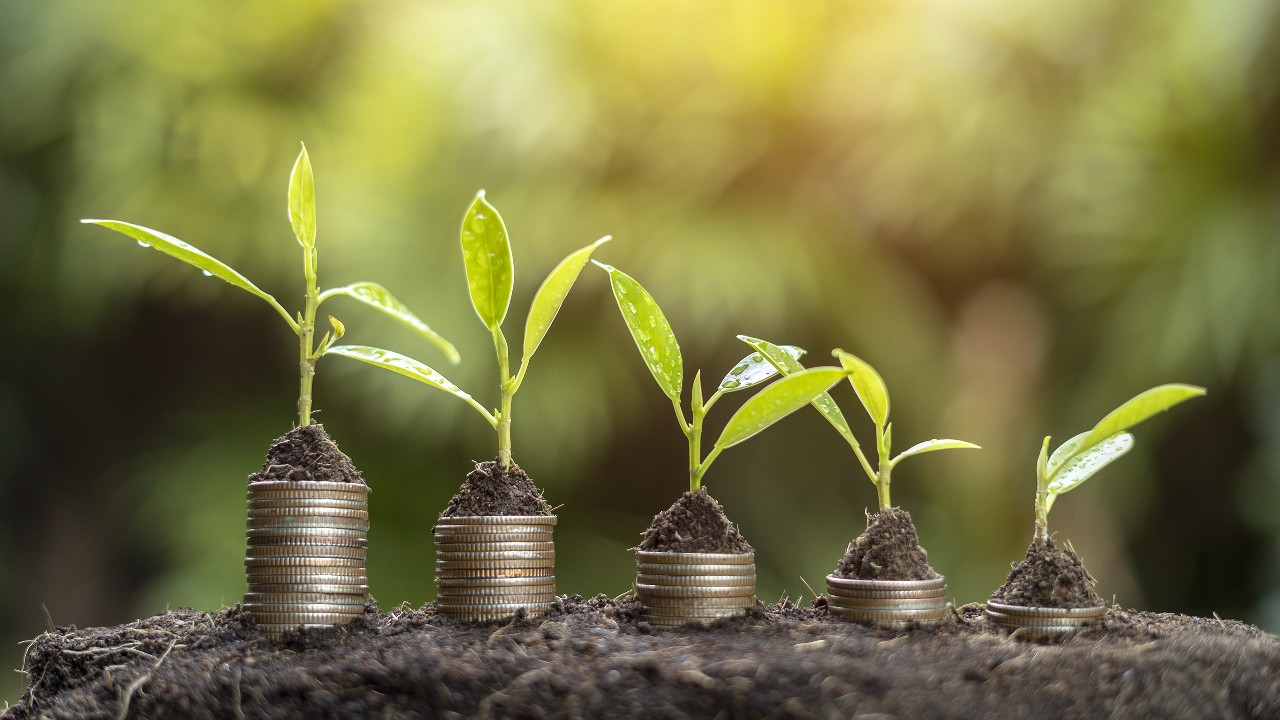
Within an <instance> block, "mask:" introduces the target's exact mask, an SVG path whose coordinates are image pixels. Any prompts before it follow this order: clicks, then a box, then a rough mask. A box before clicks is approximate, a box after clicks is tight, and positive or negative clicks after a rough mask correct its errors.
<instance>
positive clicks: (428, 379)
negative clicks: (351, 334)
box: [326, 345, 497, 425]
mask: <svg viewBox="0 0 1280 720" xmlns="http://www.w3.org/2000/svg"><path fill="white" fill-rule="evenodd" d="M326 354H327V355H340V356H342V357H349V358H351V359H353V360H359V361H360V362H364V363H368V364H370V365H373V366H374V367H379V368H382V369H383V370H390V371H391V372H394V373H398V374H400V375H403V376H405V377H407V378H412V379H414V380H417V381H418V382H420V383H423V384H425V385H429V386H431V387H433V388H436V389H438V390H443V391H445V392H447V393H449V394H450V395H453V396H454V397H456V398H459V399H461V400H463V401H465V402H466V403H467V404H468V405H471V406H472V407H474V408H476V409H477V410H479V411H480V412H481V413H482V414H483V415H484V416H485V418H486V419H487V420H488V421H489V424H491V425H493V424H496V422H497V421H496V420H495V419H494V417H493V414H492V413H490V412H489V411H488V410H485V409H484V407H483V406H481V405H480V404H479V403H477V402H476V400H475V398H473V397H471V395H469V394H467V393H466V392H464V391H463V390H462V389H461V388H459V387H458V386H457V385H454V384H453V383H451V382H449V380H447V379H446V378H445V377H444V376H443V375H441V374H440V373H439V372H436V371H435V370H434V369H432V368H431V367H429V366H427V365H425V364H423V363H421V362H418V361H417V360H414V359H413V358H411V357H408V356H405V355H401V354H400V353H398V352H394V351H392V350H383V349H382V348H376V347H369V346H366V345H336V346H334V347H331V348H329V352H328V353H326Z"/></svg>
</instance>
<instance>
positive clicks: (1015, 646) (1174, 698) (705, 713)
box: [0, 596, 1280, 720]
mask: <svg viewBox="0 0 1280 720" xmlns="http://www.w3.org/2000/svg"><path fill="white" fill-rule="evenodd" d="M637 618H638V613H637V612H636V606H635V603H634V601H633V600H630V599H628V600H624V601H621V602H615V601H612V600H609V599H608V598H606V597H604V596H597V597H595V598H592V599H590V600H583V599H582V598H580V597H577V596H573V597H565V598H560V599H559V600H558V601H557V603H556V607H555V609H554V610H553V611H552V612H551V613H550V614H549V615H546V616H544V617H541V618H537V619H523V618H522V619H516V620H514V621H512V622H509V623H498V624H487V625H475V624H467V623H463V622H459V621H453V620H450V619H448V618H445V617H443V616H441V615H439V614H437V613H436V612H435V609H434V607H433V606H432V605H427V606H426V607H424V608H422V609H421V610H413V609H409V608H405V607H402V608H397V609H395V610H392V611H391V612H386V613H384V612H382V611H380V610H379V609H378V607H377V605H376V604H374V603H370V604H369V606H368V607H367V608H366V612H365V614H364V615H363V616H362V617H360V618H358V619H357V620H356V621H355V622H354V623H352V624H351V625H348V626H346V627H345V628H341V629H332V630H313V631H306V632H303V633H294V634H291V635H290V636H288V637H287V638H286V640H285V641H283V642H280V643H276V644H272V643H270V642H268V641H266V640H264V639H263V638H262V637H261V636H260V635H259V634H258V631H257V630H256V629H255V628H254V627H253V626H252V625H251V624H249V623H248V621H247V619H246V617H245V615H244V613H243V612H242V611H241V609H240V608H239V607H233V608H229V609H225V610H221V611H219V612H216V613H204V612H196V611H192V610H179V611H175V612H168V613H164V614H162V615H157V616H155V617H152V618H148V619H145V620H140V621H137V622H134V623H130V624H128V625H124V626H120V627H116V628H103V629H87V630H76V629H74V628H60V629H58V630H57V631H55V632H51V633H46V634H44V635H41V636H40V637H39V638H37V639H36V640H35V641H34V643H33V644H32V645H31V647H30V649H29V651H28V652H27V655H26V659H25V668H24V669H25V671H26V672H27V673H28V675H29V677H30V684H29V686H28V687H27V690H26V692H25V694H24V695H23V697H22V700H21V701H20V702H19V704H17V705H15V706H13V707H11V708H9V709H8V710H6V711H5V712H4V713H3V715H0V718H4V720H28V719H29V718H37V717H38V718H53V719H58V718H90V717H105V718H112V717H139V718H160V719H163V718H175V719H176V718H181V719H182V720H189V719H198V718H391V717H394V718H434V717H444V718H458V717H478V718H497V717H522V718H621V717H625V718H713V717H724V718H763V717H784V718H811V717H812V718H850V717H872V716H875V717H885V718H887V717H898V718H917V719H919V720H929V719H931V718H950V719H977V720H981V719H985V718H992V719H993V720H994V719H997V718H998V719H1000V720H1004V719H1006V718H1022V719H1026V720H1038V719H1040V718H1045V719H1048V720H1062V718H1119V717H1124V718H1164V719H1166V720H1181V719H1183V718H1186V719H1188V720H1190V719H1192V718H1194V719H1196V720H1201V719H1203V718H1275V717H1280V638H1277V637H1275V636H1272V635H1267V634H1265V633H1262V632H1260V631H1259V630H1257V629H1255V628H1252V627H1249V626H1246V625H1244V624H1241V623H1238V622H1233V621H1221V620H1207V619H1201V618H1193V617H1185V616H1179V615H1161V614H1154V613H1141V612H1134V611H1122V610H1119V609H1112V610H1110V611H1109V612H1108V614H1107V616H1106V618H1105V619H1104V620H1103V621H1102V622H1101V623H1099V624H1098V625H1096V626H1092V627H1090V628H1087V629H1086V630H1083V631H1081V632H1080V633H1078V634H1077V635H1076V636H1075V637H1074V638H1072V639H1070V640H1068V641H1065V642H1062V643H1059V644H1047V645H1037V644H1032V643H1027V642H1023V641H1020V640H1014V639H1012V638H1010V637H1009V636H1008V634H1007V633H1005V632H1003V631H1001V630H1000V629H998V628H997V627H995V626H994V625H991V624H989V623H988V622H987V621H986V620H985V619H984V617H983V615H982V612H981V610H980V609H979V608H978V606H976V605H970V606H966V607H964V608H961V609H960V610H959V611H958V612H956V613H953V614H952V615H951V616H949V617H948V618H947V619H946V620H944V621H943V622H942V623H941V624H940V625H938V626H936V627H932V628H923V627H922V628H916V629H913V630H909V631H903V632H891V631H886V630H877V629H875V628H869V627H864V626H862V625H859V624H856V623H844V622H836V621H831V620H829V619H828V618H827V616H826V611H825V609H824V607H823V606H822V604H821V602H818V603H815V606H814V607H806V608H800V607H796V606H794V605H790V604H788V603H786V602H779V603H775V604H774V605H772V606H768V607H765V606H758V607H757V608H756V609H755V611H754V612H753V613H751V614H750V615H749V616H747V617H745V618H739V619H734V620H725V621H720V622H719V623H717V624H716V625H714V626H712V627H710V628H706V629H703V628H687V629H681V630H675V631H671V632H664V633H661V634H652V631H651V630H650V629H649V627H648V626H647V624H645V623H643V622H640V621H638V620H637Z"/></svg>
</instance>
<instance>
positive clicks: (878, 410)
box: [831, 349, 889, 427]
mask: <svg viewBox="0 0 1280 720" xmlns="http://www.w3.org/2000/svg"><path fill="white" fill-rule="evenodd" d="M831 354H832V355H834V356H835V357H836V358H838V359H839V360H840V365H841V366H842V367H844V369H845V370H848V371H849V382H850V383H852V384H853V389H854V391H856V392H857V393H858V399H859V400H861V401H862V406H863V407H865V408H866V409H867V414H868V415H870V416H871V420H872V421H873V422H875V424H876V427H884V424H885V421H886V420H888V418H889V390H888V388H886V387H885V384H884V380H882V379H881V378H880V373H878V372H876V370H875V368H873V367H871V365H870V364H868V363H867V362H866V361H865V360H863V359H862V358H860V357H858V356H856V355H852V354H850V353H847V352H845V351H844V350H840V349H836V350H834V351H832V353H831Z"/></svg>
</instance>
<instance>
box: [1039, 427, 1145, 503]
mask: <svg viewBox="0 0 1280 720" xmlns="http://www.w3.org/2000/svg"><path fill="white" fill-rule="evenodd" d="M1132 448H1133V435H1130V434H1129V433H1127V432H1120V433H1116V434H1115V435H1112V436H1111V437H1109V438H1107V439H1106V440H1103V441H1102V442H1100V443H1097V444H1096V445H1094V446H1093V447H1090V448H1089V449H1088V450H1085V451H1084V452H1082V453H1080V454H1078V455H1076V456H1075V457H1073V458H1071V460H1069V461H1068V462H1067V464H1066V465H1063V466H1062V468H1061V469H1060V470H1058V472H1057V473H1056V474H1054V475H1053V477H1052V478H1050V480H1049V496H1050V497H1052V496H1054V495H1061V494H1062V493H1064V492H1067V491H1068V490H1073V489H1075V488H1076V487H1077V486H1079V485H1080V484H1081V483H1083V482H1084V481H1085V480H1088V479H1089V478H1091V477H1093V476H1094V474H1095V473H1097V472H1098V471H1099V470H1101V469H1102V468H1104V467H1106V466H1107V465H1110V464H1111V462H1112V461H1114V460H1115V459H1116V458H1118V457H1120V456H1122V455H1124V454H1125V453H1127V452H1129V450H1131V449H1132Z"/></svg>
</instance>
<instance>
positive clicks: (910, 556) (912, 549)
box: [833, 507, 941, 580]
mask: <svg viewBox="0 0 1280 720" xmlns="http://www.w3.org/2000/svg"><path fill="white" fill-rule="evenodd" d="M833 574H834V575H835V576H836V577H842V578H856V579H858V580H932V579H933V578H936V577H941V576H940V575H938V573H936V572H934V570H933V567H932V566H930V565H929V554H928V553H926V552H925V551H924V548H922V547H920V537H919V536H918V535H916V525H915V523H913V522H911V513H909V512H907V511H906V510H903V509H901V508H896V507H895V508H889V509H888V510H885V511H883V512H878V513H876V514H875V515H868V516H867V529H866V531H865V532H863V533H862V534H861V535H859V536H858V537H856V538H854V540H853V542H851V543H849V550H848V552H846V553H845V554H844V557H843V558H841V559H840V563H839V564H838V565H836V571H835V573H833Z"/></svg>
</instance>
